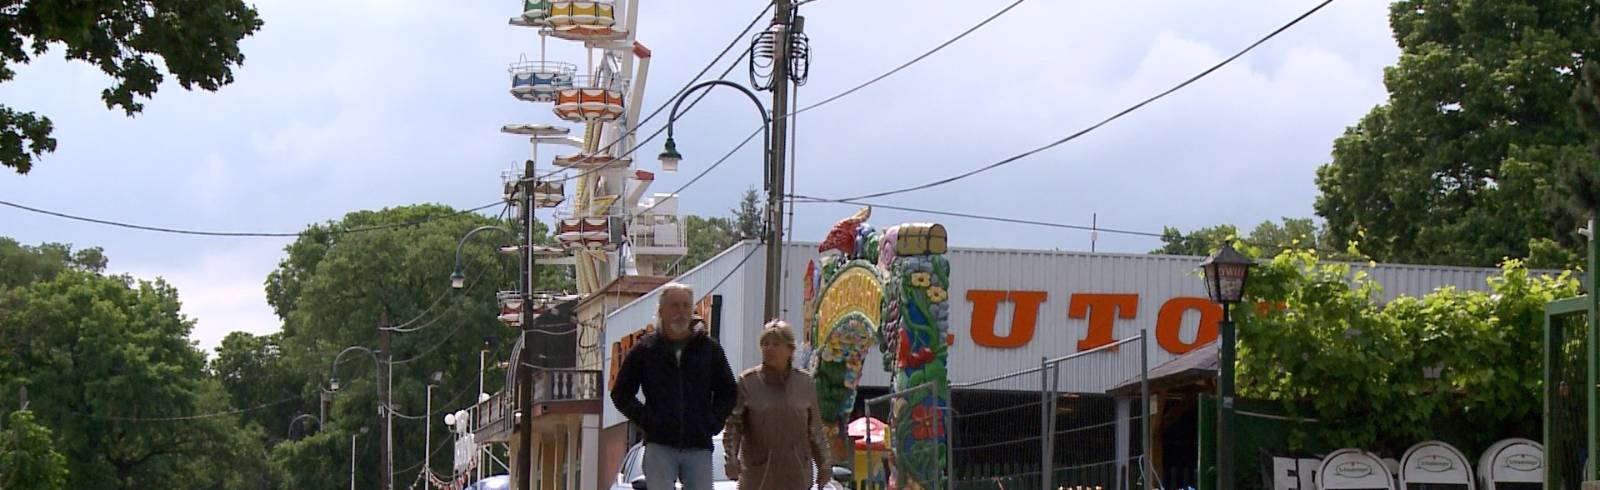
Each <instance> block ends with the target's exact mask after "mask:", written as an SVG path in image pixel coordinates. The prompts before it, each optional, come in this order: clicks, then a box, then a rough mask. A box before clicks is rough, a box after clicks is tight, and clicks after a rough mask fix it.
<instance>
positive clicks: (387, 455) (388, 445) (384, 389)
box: [378, 315, 394, 490]
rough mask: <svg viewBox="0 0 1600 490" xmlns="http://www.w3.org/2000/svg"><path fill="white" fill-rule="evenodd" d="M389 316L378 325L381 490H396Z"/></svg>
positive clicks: (379, 478)
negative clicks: (381, 426) (381, 423)
mask: <svg viewBox="0 0 1600 490" xmlns="http://www.w3.org/2000/svg"><path fill="white" fill-rule="evenodd" d="M388 321H389V316H388V315H383V316H382V320H381V321H379V323H378V400H379V402H378V404H379V405H378V416H379V417H382V418H383V433H382V434H380V435H381V436H382V440H381V441H379V443H378V451H380V452H381V453H382V454H383V457H382V458H379V460H380V461H381V463H380V464H382V468H381V469H380V470H379V471H378V488H379V489H381V490H393V489H394V474H393V472H394V451H393V449H394V447H393V444H394V432H393V428H394V424H393V423H392V421H393V420H394V405H393V398H392V396H393V393H392V392H391V391H390V386H389V382H390V379H391V378H393V374H394V373H392V372H391V370H392V369H393V368H394V365H393V364H392V363H391V362H392V361H393V360H394V358H393V356H391V355H390V354H389V329H388V328H387V326H386V325H384V324H385V323H388Z"/></svg>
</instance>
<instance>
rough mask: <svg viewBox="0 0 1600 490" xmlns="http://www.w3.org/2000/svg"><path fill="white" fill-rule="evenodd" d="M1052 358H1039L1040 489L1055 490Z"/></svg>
mask: <svg viewBox="0 0 1600 490" xmlns="http://www.w3.org/2000/svg"><path fill="white" fill-rule="evenodd" d="M1050 398H1051V396H1050V358H1048V357H1040V358H1039V430H1040V431H1041V432H1044V433H1043V434H1039V488H1040V489H1042V490H1053V489H1052V488H1051V487H1050V474H1049V473H1048V472H1049V471H1050V470H1049V468H1050V457H1051V455H1050V451H1051V450H1053V449H1055V448H1053V447H1050V443H1049V440H1050V437H1049V436H1050V434H1049V431H1050Z"/></svg>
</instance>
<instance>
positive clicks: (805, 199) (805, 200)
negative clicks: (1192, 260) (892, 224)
mask: <svg viewBox="0 0 1600 490" xmlns="http://www.w3.org/2000/svg"><path fill="white" fill-rule="evenodd" d="M790 197H793V198H795V199H801V201H798V202H799V203H801V204H849V205H856V206H872V207H874V208H883V209H893V210H896V211H907V212H912V213H924V214H934V215H941V216H953V217H957V218H968V219H976V220H984V221H998V222H1002V223H1015V224H1022V225H1034V226H1045V227H1050V228H1064V229H1069V230H1081V231H1103V232H1106V233H1114V234H1120V235H1133V236H1144V237H1155V238H1161V237H1162V236H1163V235H1162V234H1160V233H1151V232H1148V231H1134V230H1119V229H1115V228H1100V227H1098V226H1084V225H1073V224H1066V223H1053V222H1049V221H1038V220H1030V219H1021V218H1007V217H1004V216H986V215H981V214H971V213H957V212H953V211H936V210H932V209H920V208H911V207H903V206H892V205H888V204H879V203H872V202H866V201H860V200H854V199H823V198H820V197H811V196H805V195H798V194H796V195H793V196H790Z"/></svg>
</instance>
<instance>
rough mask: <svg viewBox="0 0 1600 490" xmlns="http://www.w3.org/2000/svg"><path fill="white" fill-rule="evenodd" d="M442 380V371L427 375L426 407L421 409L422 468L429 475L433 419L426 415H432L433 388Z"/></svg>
mask: <svg viewBox="0 0 1600 490" xmlns="http://www.w3.org/2000/svg"><path fill="white" fill-rule="evenodd" d="M443 380H444V372H443V371H434V372H433V374H431V375H429V376H428V390H427V391H428V407H427V408H425V409H423V411H422V425H423V427H424V429H423V435H422V468H423V469H425V470H427V472H428V474H429V475H433V421H432V420H428V417H432V416H433V389H434V388H436V387H438V386H439V382H440V381H443Z"/></svg>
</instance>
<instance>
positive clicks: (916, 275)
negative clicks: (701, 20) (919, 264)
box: [911, 272, 933, 288]
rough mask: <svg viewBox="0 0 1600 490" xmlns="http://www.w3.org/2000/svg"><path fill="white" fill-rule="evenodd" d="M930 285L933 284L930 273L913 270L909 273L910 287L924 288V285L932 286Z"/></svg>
mask: <svg viewBox="0 0 1600 490" xmlns="http://www.w3.org/2000/svg"><path fill="white" fill-rule="evenodd" d="M932 285H933V276H932V274H928V273H926V272H913V273H911V286H912V287H918V288H925V287H928V286H932Z"/></svg>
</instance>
